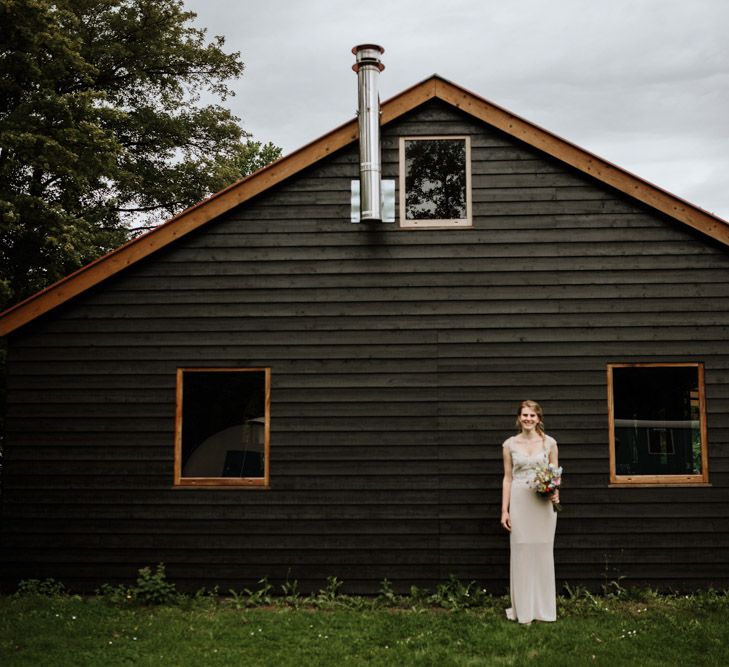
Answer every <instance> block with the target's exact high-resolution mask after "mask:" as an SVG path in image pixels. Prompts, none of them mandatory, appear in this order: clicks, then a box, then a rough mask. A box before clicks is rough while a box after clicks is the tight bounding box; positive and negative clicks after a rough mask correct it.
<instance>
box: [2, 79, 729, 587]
mask: <svg viewBox="0 0 729 667" xmlns="http://www.w3.org/2000/svg"><path fill="white" fill-rule="evenodd" d="M381 132H382V137H381V144H382V177H383V178H384V179H385V180H386V181H387V180H390V179H393V180H395V181H396V184H395V185H396V187H395V188H394V190H395V193H394V194H395V218H396V220H395V222H384V221H383V222H366V221H363V222H360V223H358V224H356V223H353V222H352V221H351V211H352V208H353V204H352V194H351V182H352V181H353V180H356V179H358V178H359V174H360V164H359V163H360V158H359V155H358V143H359V142H358V126H357V121H356V120H353V121H352V122H350V123H348V124H346V125H343V126H341V127H339V128H337V129H335V130H333V131H332V132H331V133H329V134H327V135H326V136H324V137H322V138H320V139H318V140H316V141H314V142H313V143H311V144H309V145H307V146H306V147H304V148H302V149H301V150H299V151H297V152H295V153H293V154H291V155H289V156H288V157H285V158H283V159H281V160H279V161H278V162H276V163H274V164H272V165H270V166H269V167H267V168H265V169H263V170H261V171H259V172H257V173H256V174H254V175H252V176H250V177H248V178H247V179H245V180H243V181H241V182H239V183H236V184H235V185H233V186H231V187H230V188H228V189H226V190H225V191H223V192H221V193H218V194H217V195H215V196H213V197H211V198H210V199H208V200H206V201H204V202H202V203H201V204H199V205H198V206H196V207H194V208H192V209H189V210H188V211H185V212H184V213H182V214H180V215H179V216H177V217H176V218H174V219H173V220H170V221H169V222H168V223H166V224H165V225H163V226H161V227H159V228H157V229H155V230H153V231H152V232H150V233H148V234H146V235H144V236H142V237H140V238H138V239H135V240H134V241H132V242H131V243H129V244H127V245H125V246H124V247H122V248H120V249H118V250H117V251H115V252H113V253H111V254H110V255H107V256H106V257H104V258H102V259H100V260H98V261H97V262H95V263H93V264H91V265H89V266H87V267H85V268H83V269H81V270H80V271H78V272H77V273H75V274H74V275H72V276H70V277H68V278H67V279H65V280H63V281H61V282H60V283H57V284H56V285H54V286H52V287H50V288H49V289H47V290H45V291H44V292H41V293H39V294H38V295H36V296H35V297H33V298H31V299H29V300H28V301H26V302H24V303H22V304H20V305H18V306H16V307H14V308H13V309H11V310H9V311H7V312H6V313H4V314H3V315H2V317H1V319H0V327H1V328H0V333H2V334H3V335H5V336H6V337H7V345H8V380H7V383H8V405H7V439H6V445H5V455H4V469H3V478H2V578H3V580H4V582H5V585H6V586H11V585H13V583H14V582H16V581H17V580H18V579H22V578H28V577H35V578H43V577H54V578H57V579H60V580H62V581H63V582H65V583H66V584H67V585H69V586H70V587H72V588H75V589H78V590H92V589H93V588H94V587H96V586H98V585H99V584H100V583H102V582H119V581H124V580H130V579H133V578H135V576H136V573H137V570H138V568H140V567H142V566H145V565H149V564H155V563H159V562H163V563H165V564H166V566H167V572H168V576H169V577H170V578H171V579H172V580H174V581H175V582H176V583H178V584H179V585H181V586H182V587H183V588H188V589H195V588H199V587H200V586H207V587H212V586H214V585H216V584H217V585H220V587H221V590H227V589H229V588H235V589H238V590H239V589H241V588H243V587H249V586H251V585H254V584H255V582H256V581H257V580H258V579H260V578H261V577H263V576H268V577H269V578H270V580H271V581H272V582H274V583H275V582H281V581H283V580H285V579H286V578H289V579H291V580H293V579H296V580H298V581H299V584H300V586H301V588H302V589H303V590H309V589H314V588H318V587H319V586H321V584H322V583H323V581H324V580H325V578H326V577H327V576H330V575H334V576H337V577H338V578H340V579H342V580H343V581H344V582H345V589H346V590H348V591H351V592H366V593H374V592H376V591H377V590H378V588H379V586H380V582H381V581H382V580H383V579H384V578H388V579H389V580H390V581H391V582H393V584H394V585H395V587H396V588H398V589H404V588H406V587H409V586H410V585H411V584H416V585H419V586H427V587H432V586H434V585H435V584H436V583H437V582H439V581H443V580H445V579H447V578H448V577H449V575H455V576H456V577H458V578H460V579H464V580H472V579H473V580H477V581H478V582H479V583H480V584H482V585H483V586H484V587H485V588H487V589H489V590H491V591H493V592H503V591H504V590H505V589H506V586H507V583H508V538H507V536H506V535H505V534H504V533H503V532H502V530H501V528H500V526H499V512H500V494H501V490H500V489H501V477H502V464H501V442H502V441H503V440H504V439H505V438H506V437H507V436H508V435H509V434H511V433H512V432H513V426H514V413H515V410H516V406H517V403H518V401H520V400H521V399H524V398H532V399H535V400H538V401H540V402H541V403H542V405H543V407H544V409H545V411H546V425H547V431H548V432H549V433H550V434H552V435H554V436H555V437H556V438H557V440H558V441H559V444H560V457H561V463H562V464H563V466H564V468H565V488H564V490H563V493H562V501H563V504H564V506H565V511H564V512H563V513H562V514H561V515H560V518H559V522H558V528H557V539H556V544H555V557H556V568H557V580H558V586H559V585H560V584H561V583H562V582H569V583H571V584H586V585H589V586H592V587H597V586H598V585H599V584H600V583H602V582H603V581H604V580H605V579H606V578H607V579H616V578H618V577H623V578H624V579H623V580H622V581H623V582H624V583H628V584H640V585H646V584H647V585H651V586H656V587H674V588H685V589H697V588H703V587H708V586H715V587H724V588H725V587H727V586H729V530H728V528H729V345H728V338H729V298H728V297H729V225H728V224H727V223H726V222H724V221H722V220H720V219H718V218H716V217H714V216H712V215H710V214H708V213H706V212H704V211H703V210H701V209H699V208H697V207H695V206H693V205H691V204H689V203H687V202H684V201H682V200H680V199H678V198H676V197H675V196H673V195H671V194H669V193H667V192H665V191H662V190H660V189H659V188H656V187H654V186H653V185H651V184H649V183H647V182H645V181H643V180H641V179H639V178H637V177H635V176H633V175H631V174H629V173H627V172H625V171H623V170H621V169H620V168H618V167H615V166H613V165H611V164H608V163H607V162H605V161H604V160H602V159H600V158H598V157H596V156H594V155H592V154H590V153H588V152H586V151H584V150H582V149H580V148H578V147H577V146H574V145H572V144H570V143H569V142H567V141H565V140H563V139H560V138H558V137H556V136H555V135H553V134H551V133H549V132H547V131H545V130H543V129H541V128H538V127H536V126H534V125H533V124H531V123H529V122H527V121H525V120H523V119H521V118H519V117H517V116H514V115H512V114H511V113H509V112H507V111H505V110H503V109H501V108H499V107H498V106H496V105H494V104H492V103H490V102H488V101H486V100H484V99H482V98H480V97H478V96H476V95H474V94H472V93H469V92H468V91H466V90H463V89H462V88H460V87H458V86H457V85H454V84H452V83H449V82H447V81H445V80H443V79H441V78H439V77H433V78H431V79H428V80H426V81H424V82H423V83H420V84H418V85H416V86H414V87H413V88H410V89H409V90H407V91H405V92H403V93H401V94H400V95H398V96H397V97H395V98H393V99H391V100H389V101H387V102H386V103H384V104H383V105H382V109H381ZM451 186H452V187H451ZM383 189H384V188H383ZM354 207H355V208H356V205H354ZM383 217H384V216H383Z"/></svg>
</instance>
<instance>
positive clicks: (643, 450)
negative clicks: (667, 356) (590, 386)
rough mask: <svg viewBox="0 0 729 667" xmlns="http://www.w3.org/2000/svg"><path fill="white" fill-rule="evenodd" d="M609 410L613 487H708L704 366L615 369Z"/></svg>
mask: <svg viewBox="0 0 729 667" xmlns="http://www.w3.org/2000/svg"><path fill="white" fill-rule="evenodd" d="M608 406H609V420H610V481H611V483H614V484H691V483H708V471H707V462H708V456H707V444H706V408H705V399H704V367H703V364H699V363H683V364H609V365H608Z"/></svg>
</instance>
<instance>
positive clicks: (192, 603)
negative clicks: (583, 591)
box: [0, 593, 729, 667]
mask: <svg viewBox="0 0 729 667" xmlns="http://www.w3.org/2000/svg"><path fill="white" fill-rule="evenodd" d="M505 604H506V603H505V600H504V599H503V598H493V599H492V600H491V602H490V603H489V604H487V605H484V606H480V607H478V608H474V609H468V610H456V611H446V610H443V609H437V608H432V607H430V608H428V607H420V608H413V609H407V608H399V609H396V608H383V607H380V606H377V605H375V604H374V603H373V602H372V601H364V600H362V599H359V602H358V604H357V605H356V607H357V608H352V604H351V600H350V601H349V602H337V601H336V600H334V601H332V602H331V603H330V604H329V608H326V609H322V608H319V609H313V608H311V607H307V606H298V608H297V606H294V607H291V606H286V605H284V604H282V603H278V604H274V605H272V606H268V607H265V608H250V609H249V608H241V609H236V608H235V606H236V605H234V604H233V603H232V601H231V600H227V601H226V600H223V601H220V600H215V599H212V598H208V599H206V600H187V601H186V602H184V603H182V604H177V605H169V606H143V605H139V604H126V605H125V604H119V603H116V604H115V603H113V602H111V601H109V600H107V599H105V598H93V597H91V598H80V597H76V596H67V595H63V596H51V597H44V596H40V595H22V596H19V597H2V598H0V664H1V665H3V666H4V667H11V666H14V665H33V667H37V666H38V665H44V666H45V665H74V666H81V665H129V664H134V665H196V666H201V665H204V666H207V665H276V666H278V665H297V666H300V665H341V664H351V665H365V664H367V665H438V666H439V667H440V666H445V665H532V664H533V665H540V666H544V667H547V666H550V665H555V666H560V667H561V666H563V665H592V664H595V665H611V666H622V665H641V666H645V667H647V666H649V665H661V667H664V666H665V665H682V666H683V665H711V666H712V667H714V666H716V665H729V613H728V612H729V598H727V597H726V596H723V595H716V594H710V593H709V594H702V595H697V596H692V597H690V598H685V597H659V596H656V595H644V596H643V597H642V599H641V598H639V597H635V596H632V597H631V599H629V600H626V599H613V598H594V597H592V596H587V597H581V598H579V599H571V600H562V601H561V604H560V619H559V620H558V622H557V623H550V624H538V623H535V624H533V625H531V626H529V627H522V626H519V625H517V624H514V623H509V622H507V621H506V620H505V619H504V617H503V609H504V607H505ZM239 606H240V605H239Z"/></svg>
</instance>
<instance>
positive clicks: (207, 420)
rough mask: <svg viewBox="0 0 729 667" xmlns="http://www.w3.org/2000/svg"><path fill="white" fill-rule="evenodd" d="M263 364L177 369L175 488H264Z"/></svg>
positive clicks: (266, 408)
mask: <svg viewBox="0 0 729 667" xmlns="http://www.w3.org/2000/svg"><path fill="white" fill-rule="evenodd" d="M270 384H271V372H270V369H268V368H179V369H178V370H177V418H176V429H175V486H264V487H265V486H268V468H269V461H268V449H269V430H270V428H269V422H270V416H269V413H270Z"/></svg>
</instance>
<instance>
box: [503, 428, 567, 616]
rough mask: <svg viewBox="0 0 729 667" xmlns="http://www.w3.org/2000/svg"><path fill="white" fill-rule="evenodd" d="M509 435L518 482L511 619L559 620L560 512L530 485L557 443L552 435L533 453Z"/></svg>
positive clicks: (513, 505) (513, 502)
mask: <svg viewBox="0 0 729 667" xmlns="http://www.w3.org/2000/svg"><path fill="white" fill-rule="evenodd" d="M514 440H515V439H514V438H509V439H508V440H507V441H506V442H505V443H504V448H508V450H509V452H510V453H511V462H512V482H511V497H510V500H509V514H510V516H511V536H510V543H511V575H510V580H511V585H510V591H511V607H510V608H509V609H507V610H506V616H507V618H509V620H512V621H519V623H531V622H532V621H533V620H538V621H556V620H557V601H556V587H555V580H554V532H555V529H556V527H557V513H556V512H555V511H554V508H553V507H552V503H551V501H550V500H549V499H548V498H544V497H542V496H539V495H537V493H536V492H535V491H534V489H533V488H532V487H531V486H529V484H530V482H531V481H532V480H533V479H534V473H535V471H536V470H537V469H538V468H539V467H542V466H543V465H544V464H547V463H548V462H549V451H550V450H551V448H552V447H554V446H555V445H556V442H555V440H554V439H553V438H551V437H549V436H546V438H545V444H544V448H543V449H542V450H541V451H539V452H537V453H536V454H533V455H532V456H528V455H527V454H525V453H524V452H523V451H522V450H520V449H519V447H518V445H516V443H515V442H514Z"/></svg>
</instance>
